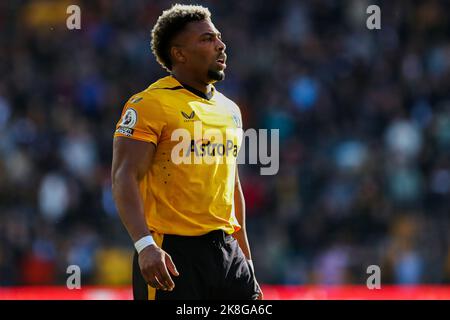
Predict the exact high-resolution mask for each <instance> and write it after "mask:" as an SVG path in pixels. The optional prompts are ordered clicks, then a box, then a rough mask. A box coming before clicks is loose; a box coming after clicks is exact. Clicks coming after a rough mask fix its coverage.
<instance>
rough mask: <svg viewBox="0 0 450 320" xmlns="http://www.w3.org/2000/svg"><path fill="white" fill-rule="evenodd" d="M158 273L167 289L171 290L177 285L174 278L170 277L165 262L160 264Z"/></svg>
mask: <svg viewBox="0 0 450 320" xmlns="http://www.w3.org/2000/svg"><path fill="white" fill-rule="evenodd" d="M158 275H159V276H160V278H159V279H161V283H162V284H163V285H164V286H165V287H166V289H167V290H169V291H172V290H173V288H174V287H175V283H174V282H173V280H172V278H171V277H170V275H169V272H168V271H167V267H166V264H165V263H163V264H162V265H160V267H159V270H158Z"/></svg>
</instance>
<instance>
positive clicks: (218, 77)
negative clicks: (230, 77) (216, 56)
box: [208, 69, 225, 81]
mask: <svg viewBox="0 0 450 320" xmlns="http://www.w3.org/2000/svg"><path fill="white" fill-rule="evenodd" d="M208 78H209V79H211V80H214V81H222V80H223V79H225V72H223V71H222V70H211V69H210V70H208Z"/></svg>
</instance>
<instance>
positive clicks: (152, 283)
mask: <svg viewBox="0 0 450 320" xmlns="http://www.w3.org/2000/svg"><path fill="white" fill-rule="evenodd" d="M147 283H148V284H149V285H150V287H153V288H155V289H159V290H164V286H163V285H162V284H161V282H160V281H159V280H158V278H157V277H156V276H153V277H151V278H149V279H148V280H147Z"/></svg>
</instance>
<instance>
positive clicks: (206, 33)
mask: <svg viewBox="0 0 450 320" xmlns="http://www.w3.org/2000/svg"><path fill="white" fill-rule="evenodd" d="M206 35H208V36H218V37H219V38H221V37H222V34H221V33H220V32H205V33H202V34H201V35H200V37H203V36H206Z"/></svg>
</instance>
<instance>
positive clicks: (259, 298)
mask: <svg viewBox="0 0 450 320" xmlns="http://www.w3.org/2000/svg"><path fill="white" fill-rule="evenodd" d="M255 282H256V286H257V288H258V291H259V296H258V298H257V299H256V300H264V293H263V292H262V290H261V287H260V286H259V283H258V281H256V279H255Z"/></svg>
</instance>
